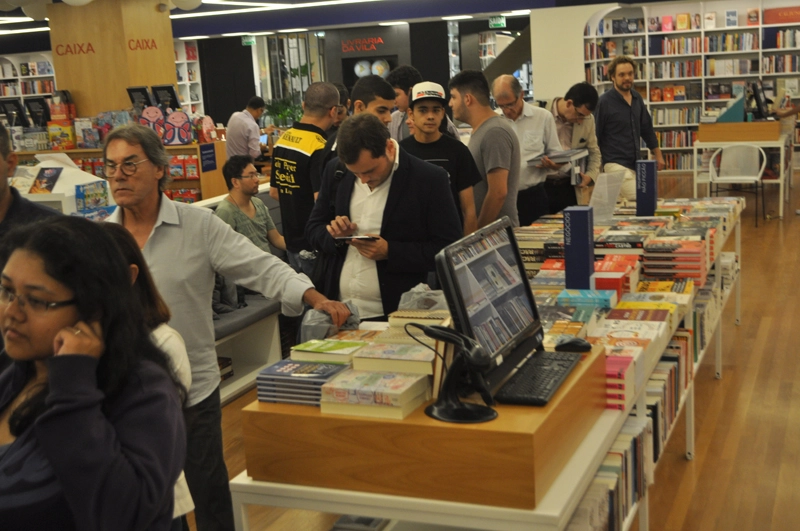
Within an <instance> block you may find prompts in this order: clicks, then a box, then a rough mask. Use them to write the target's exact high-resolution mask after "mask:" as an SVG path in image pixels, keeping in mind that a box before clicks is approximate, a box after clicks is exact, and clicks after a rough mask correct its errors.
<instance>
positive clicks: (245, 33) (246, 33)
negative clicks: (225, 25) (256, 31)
mask: <svg viewBox="0 0 800 531" xmlns="http://www.w3.org/2000/svg"><path fill="white" fill-rule="evenodd" d="M242 35H252V33H250V32H249V31H241V32H239V33H223V34H222V36H223V37H241V36H242Z"/></svg>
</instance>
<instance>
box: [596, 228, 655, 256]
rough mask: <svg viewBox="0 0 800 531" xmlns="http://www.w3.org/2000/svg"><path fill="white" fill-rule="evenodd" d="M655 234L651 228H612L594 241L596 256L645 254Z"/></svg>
mask: <svg viewBox="0 0 800 531" xmlns="http://www.w3.org/2000/svg"><path fill="white" fill-rule="evenodd" d="M654 234H655V229H651V228H649V227H624V228H617V227H611V228H610V229H609V230H607V231H606V232H605V233H603V234H602V235H601V236H599V237H597V238H595V240H594V252H595V254H596V255H606V254H629V255H642V254H644V246H645V244H646V243H647V242H648V241H650V239H651V238H652V237H653V235H654Z"/></svg>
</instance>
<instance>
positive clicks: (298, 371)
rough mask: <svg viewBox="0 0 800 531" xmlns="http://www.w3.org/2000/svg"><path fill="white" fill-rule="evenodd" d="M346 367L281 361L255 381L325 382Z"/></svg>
mask: <svg viewBox="0 0 800 531" xmlns="http://www.w3.org/2000/svg"><path fill="white" fill-rule="evenodd" d="M345 368H347V366H346V365H335V364H330V363H311V362H306V361H293V360H281V361H279V362H277V363H275V364H273V365H270V366H269V367H265V368H264V369H262V370H261V372H260V373H258V376H257V377H256V380H257V381H261V380H283V381H294V380H297V381H303V382H319V383H322V382H326V381H328V380H329V379H330V378H331V377H332V376H334V375H336V374H338V373H340V372H342V371H343V370H344V369H345Z"/></svg>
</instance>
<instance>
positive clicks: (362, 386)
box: [322, 369, 430, 407]
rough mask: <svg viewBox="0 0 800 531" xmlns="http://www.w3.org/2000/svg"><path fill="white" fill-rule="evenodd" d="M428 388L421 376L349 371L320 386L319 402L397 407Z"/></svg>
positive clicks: (424, 377) (423, 376)
mask: <svg viewBox="0 0 800 531" xmlns="http://www.w3.org/2000/svg"><path fill="white" fill-rule="evenodd" d="M429 387H430V380H429V378H428V377H427V376H426V375H423V374H406V373H387V372H368V371H356V370H354V369H348V370H346V371H344V372H342V373H340V374H338V375H336V376H335V377H334V378H333V379H332V380H331V381H329V382H326V383H325V384H323V385H322V401H323V402H339V403H342V404H365V405H380V406H394V407H399V406H402V405H403V404H404V403H406V402H407V401H408V400H410V399H412V398H414V397H417V396H419V395H420V394H422V393H424V392H425V390H426V389H428V388H429Z"/></svg>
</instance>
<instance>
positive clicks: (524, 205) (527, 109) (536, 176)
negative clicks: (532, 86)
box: [492, 75, 562, 226]
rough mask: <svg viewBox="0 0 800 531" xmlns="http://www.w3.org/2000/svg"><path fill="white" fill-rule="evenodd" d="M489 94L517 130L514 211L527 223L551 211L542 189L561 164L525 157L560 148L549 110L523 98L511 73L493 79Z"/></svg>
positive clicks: (517, 82)
mask: <svg viewBox="0 0 800 531" xmlns="http://www.w3.org/2000/svg"><path fill="white" fill-rule="evenodd" d="M492 96H493V97H494V101H495V102H496V103H497V113H498V114H502V115H503V116H505V117H506V118H507V120H508V124H509V125H510V126H511V128H512V129H513V130H514V132H515V133H516V134H517V138H518V139H519V148H520V154H521V155H520V174H519V191H518V192H517V212H518V213H519V224H520V225H522V226H525V225H530V224H531V223H533V222H534V221H536V220H537V219H539V218H540V217H541V216H544V215H546V214H549V213H550V202H549V200H548V198H547V192H546V191H545V184H544V183H545V179H547V174H548V173H553V171H558V169H559V168H560V165H558V164H555V163H554V162H552V161H551V160H550V159H548V158H547V157H544V158H543V159H542V162H541V163H540V164H537V165H535V166H531V165H529V164H528V161H529V160H531V159H533V158H536V157H538V156H539V155H542V154H545V155H550V154H551V153H556V152H558V151H562V149H561V142H559V140H558V133H557V132H556V121H555V120H554V119H553V115H552V113H550V112H548V111H547V110H545V109H542V108H541V107H534V106H533V105H531V104H530V103H527V102H525V101H524V100H523V99H522V86H520V84H519V80H518V79H517V78H515V77H514V76H510V75H503V76H500V77H498V78H497V79H495V80H494V83H492Z"/></svg>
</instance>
